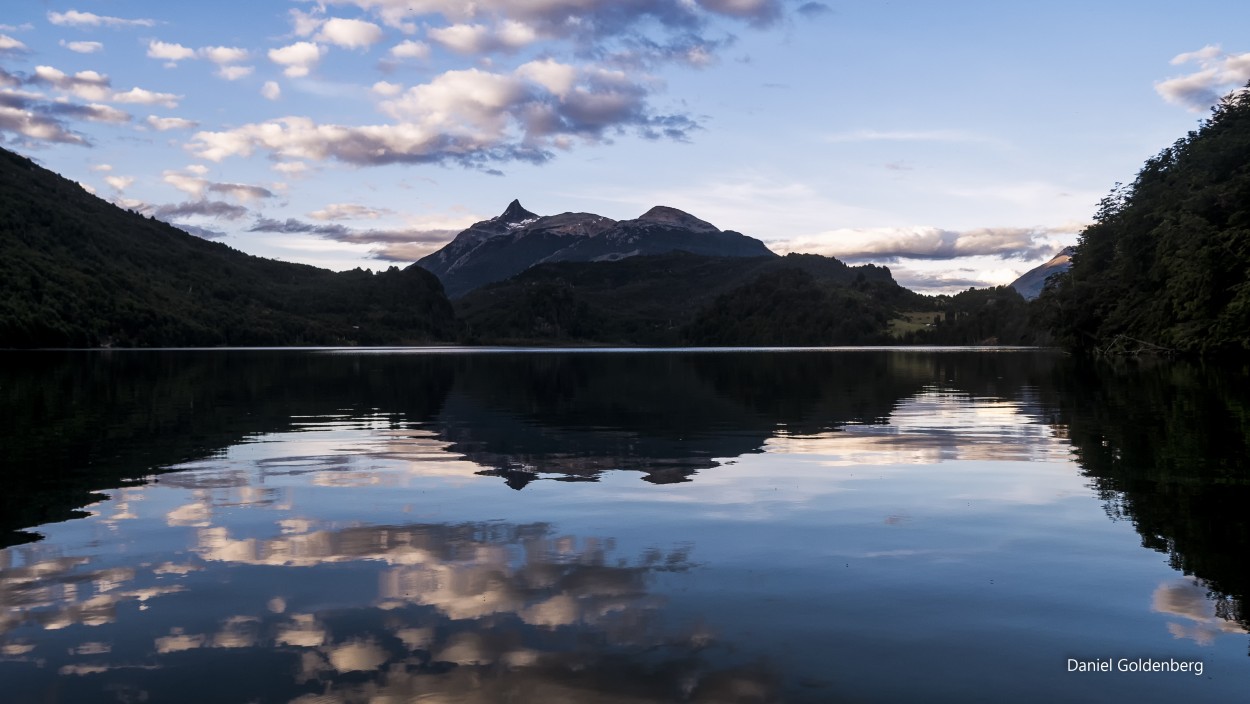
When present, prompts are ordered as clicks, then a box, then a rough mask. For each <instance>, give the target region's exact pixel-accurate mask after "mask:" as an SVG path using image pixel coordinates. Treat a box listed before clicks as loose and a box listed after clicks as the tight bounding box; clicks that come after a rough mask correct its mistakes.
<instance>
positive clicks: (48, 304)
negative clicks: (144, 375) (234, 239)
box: [0, 149, 455, 348]
mask: <svg viewBox="0 0 1250 704" xmlns="http://www.w3.org/2000/svg"><path fill="white" fill-rule="evenodd" d="M454 335H455V321H454V317H453V311H452V308H451V305H450V303H449V302H448V300H447V298H446V296H445V295H444V294H443V290H442V286H441V285H440V284H439V282H438V280H437V278H435V277H434V276H433V275H431V274H430V273H429V272H426V271H424V270H422V269H420V268H410V269H407V270H402V271H401V270H400V269H398V268H395V267H392V268H391V269H390V270H389V271H384V272H381V273H377V274H374V273H370V272H366V271H362V270H359V269H357V270H354V271H347V272H341V273H335V272H332V271H328V270H326V269H319V268H316V267H311V266H305V265H302V264H291V263H288V262H280V261H275V260H272V259H262V258H260V257H253V256H250V255H248V254H244V253H243V252H240V251H238V250H235V249H231V248H230V247H228V246H226V245H224V244H221V243H218V242H209V241H207V240H204V239H201V238H199V237H194V236H192V235H189V234H187V233H185V232H183V231H181V230H179V229H177V228H175V227H173V226H171V225H168V224H166V223H163V222H160V221H158V220H155V219H152V218H147V217H144V216H142V215H139V214H137V213H134V212H131V211H127V210H123V209H121V208H118V207H117V206H114V205H112V204H110V203H108V202H106V201H103V200H101V199H99V198H96V197H95V196H93V195H91V194H89V193H87V192H86V191H84V190H83V189H82V188H81V187H80V186H79V185H78V184H77V183H74V182H73V181H69V180H67V179H64V178H62V177H60V176H58V175H56V174H54V173H52V172H50V171H48V170H46V169H43V168H41V167H39V166H38V165H36V164H35V163H34V162H32V161H30V160H29V159H27V158H25V157H22V156H20V155H17V154H14V153H13V152H10V151H7V150H3V149H0V348H12V347H99V346H118V347H156V346H218V345H298V344H304V345H308V344H335V345H341V344H384V343H403V342H421V341H431V340H448V339H451V338H452V337H454Z"/></svg>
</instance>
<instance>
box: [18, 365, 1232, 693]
mask: <svg viewBox="0 0 1250 704" xmlns="http://www.w3.org/2000/svg"><path fill="white" fill-rule="evenodd" d="M4 360H5V365H4V368H3V370H0V408H2V409H3V411H4V414H3V418H4V419H5V421H4V422H5V427H4V428H3V429H0V457H3V460H2V461H3V463H4V464H3V467H2V468H3V472H4V475H3V476H4V479H5V481H6V491H5V492H4V495H3V498H2V499H0V502H2V503H0V509H2V512H0V521H2V523H0V528H2V529H3V531H4V532H3V533H0V540H2V541H3V543H2V544H4V545H9V546H10V547H7V548H5V549H3V550H0V682H2V683H3V686H4V688H5V692H6V697H7V698H6V701H14V702H137V701H149V702H165V701H178V702H197V701H203V702H301V703H312V702H408V701H420V702H502V701H512V702H679V701H691V702H774V701H776V702H782V701H784V702H836V701H855V702H878V701H880V702H890V701H987V702H991V701H1005V700H1010V701H1077V702H1079V701H1090V702H1096V701H1115V700H1123V701H1130V700H1135V701H1176V700H1188V701H1213V702H1214V701H1237V700H1239V699H1241V698H1243V697H1244V696H1245V692H1246V690H1247V687H1248V686H1250V658H1248V657H1247V646H1248V643H1250V636H1247V626H1248V625H1250V618H1247V614H1246V611H1245V607H1244V604H1245V603H1246V602H1245V599H1246V597H1247V592H1248V587H1250V584H1248V579H1250V578H1248V577H1247V576H1246V573H1247V572H1248V571H1247V570H1246V569H1245V556H1246V554H1247V546H1248V545H1250V530H1248V529H1247V519H1246V515H1245V511H1244V507H1245V506H1246V505H1247V499H1250V491H1248V486H1250V482H1248V481H1247V476H1248V475H1247V467H1246V459H1245V458H1246V456H1247V439H1248V438H1250V412H1248V410H1250V408H1248V406H1247V399H1250V393H1248V389H1250V385H1248V384H1247V381H1246V379H1247V377H1246V375H1245V373H1244V370H1231V371H1230V370H1227V369H1225V370H1217V369H1209V368H1202V367H1195V366H1186V365H1177V364H1155V365H1144V366H1136V367H1125V368H1114V367H1105V366H1092V365H1087V364H1081V363H1078V362H1075V361H1073V360H1070V359H1067V358H1065V357H1063V356H1061V355H1057V354H1055V353H1050V352H1036V351H1020V350H1012V351H977V352H967V351H962V352H957V351H949V350H947V351H933V350H930V351H880V350H877V351H873V350H835V351H830V350H825V351H817V350H808V351H755V352H747V351H720V352H690V351H686V352H682V351H667V352H654V351H653V352H645V353H641V352H624V351H599V352H559V351H542V352H526V351H517V350H499V351H494V352H492V353H475V352H470V351H463V350H440V351H437V352H435V353H419V352H407V351H397V350H383V351H364V350H362V351H351V350H312V351H281V350H270V351H200V352H187V351H184V352H177V351H163V352H120V351H119V352H111V353H63V354H61V353H42V354H37V355H34V354H7V355H6V356H5V357H4ZM101 492H102V493H101ZM1108 658H1110V659H1111V663H1112V671H1111V672H1105V673H1104V672H1069V660H1070V659H1072V660H1076V661H1080V662H1083V663H1084V662H1091V661H1093V662H1099V661H1103V660H1106V659H1108ZM1121 659H1125V661H1126V663H1127V662H1129V661H1138V660H1142V659H1145V660H1147V661H1150V662H1164V663H1168V662H1172V661H1175V662H1177V663H1190V664H1191V665H1190V667H1193V666H1194V665H1193V664H1196V663H1201V667H1202V670H1203V672H1202V675H1201V676H1198V675H1196V674H1194V673H1193V672H1149V673H1143V672H1117V671H1115V670H1116V669H1117V665H1118V663H1119V661H1120V660H1121Z"/></svg>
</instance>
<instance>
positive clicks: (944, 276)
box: [890, 266, 997, 293]
mask: <svg viewBox="0 0 1250 704" xmlns="http://www.w3.org/2000/svg"><path fill="white" fill-rule="evenodd" d="M890 275H891V276H893V277H894V280H895V281H897V282H898V284H899V285H900V286H902V287H904V288H908V289H911V290H912V291H917V292H920V293H954V292H958V291H966V290H968V289H970V288H988V287H991V286H995V285H997V284H995V282H993V281H988V280H986V279H985V278H983V277H980V276H977V272H976V270H973V269H959V270H957V271H954V272H924V271H915V270H914V269H908V268H906V267H900V266H891V267H890Z"/></svg>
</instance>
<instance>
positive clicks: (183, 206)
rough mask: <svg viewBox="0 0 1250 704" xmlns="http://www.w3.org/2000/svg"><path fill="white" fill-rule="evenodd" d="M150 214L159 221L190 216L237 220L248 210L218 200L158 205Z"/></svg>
mask: <svg viewBox="0 0 1250 704" xmlns="http://www.w3.org/2000/svg"><path fill="white" fill-rule="evenodd" d="M151 212H152V214H153V215H155V216H156V217H158V218H160V219H161V220H177V219H180V218H185V217H191V216H201V217H208V218H223V219H226V220H238V219H240V218H242V217H244V216H246V215H247V213H248V210H247V208H244V207H243V206H241V205H234V204H233V203H226V202H225V201H220V200H197V201H187V202H185V203H173V204H169V205H159V206H156V207H155V208H152V209H151Z"/></svg>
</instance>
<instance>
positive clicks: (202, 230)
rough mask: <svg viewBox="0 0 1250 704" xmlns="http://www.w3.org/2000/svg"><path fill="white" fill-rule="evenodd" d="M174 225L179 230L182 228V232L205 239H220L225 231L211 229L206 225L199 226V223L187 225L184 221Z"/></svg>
mask: <svg viewBox="0 0 1250 704" xmlns="http://www.w3.org/2000/svg"><path fill="white" fill-rule="evenodd" d="M174 227H177V228H178V229H179V230H182V231H183V232H185V233H187V234H189V235H195V236H196V237H199V238H200V239H205V240H215V239H220V238H222V237H225V236H226V233H224V232H222V231H221V230H212V229H209V228H207V227H200V226H199V225H188V224H186V223H177V224H174Z"/></svg>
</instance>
